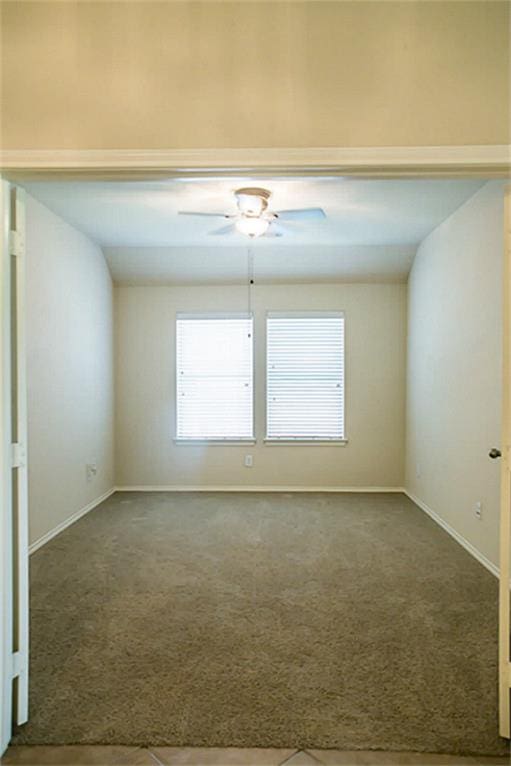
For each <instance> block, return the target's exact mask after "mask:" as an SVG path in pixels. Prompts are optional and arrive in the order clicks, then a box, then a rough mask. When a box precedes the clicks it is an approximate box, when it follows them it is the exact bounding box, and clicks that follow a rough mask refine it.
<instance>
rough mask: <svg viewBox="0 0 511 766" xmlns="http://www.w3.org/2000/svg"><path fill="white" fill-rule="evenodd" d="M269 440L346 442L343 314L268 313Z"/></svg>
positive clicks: (267, 395)
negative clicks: (341, 440)
mask: <svg viewBox="0 0 511 766" xmlns="http://www.w3.org/2000/svg"><path fill="white" fill-rule="evenodd" d="M266 348H267V356H266V397H267V407H266V412H267V437H268V438H269V439H290V440H291V439H303V438H310V439H322V438H323V439H343V438H344V316H343V315H342V314H335V313H332V312H330V313H328V314H323V315H322V314H319V313H317V312H311V314H310V315H309V316H307V315H305V314H300V315H299V316H296V315H292V314H289V315H284V314H269V315H268V318H267V338H266Z"/></svg>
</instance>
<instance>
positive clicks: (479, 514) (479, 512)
mask: <svg viewBox="0 0 511 766" xmlns="http://www.w3.org/2000/svg"><path fill="white" fill-rule="evenodd" d="M475 515H476V519H481V518H482V517H483V504H482V503H481V501H480V500H478V501H477V503H476V506H475Z"/></svg>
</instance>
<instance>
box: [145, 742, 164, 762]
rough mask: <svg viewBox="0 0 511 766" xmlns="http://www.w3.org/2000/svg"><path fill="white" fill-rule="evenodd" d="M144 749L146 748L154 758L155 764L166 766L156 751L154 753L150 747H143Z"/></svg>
mask: <svg viewBox="0 0 511 766" xmlns="http://www.w3.org/2000/svg"><path fill="white" fill-rule="evenodd" d="M142 750H146V751H147V752H148V753H149V755H150V756H151V758H152V759H153V760H154V763H155V766H164V764H163V763H162V762H161V761H160V759H159V758H158V756H157V755H156V753H153V751H152V750H151V748H150V747H145V748H142Z"/></svg>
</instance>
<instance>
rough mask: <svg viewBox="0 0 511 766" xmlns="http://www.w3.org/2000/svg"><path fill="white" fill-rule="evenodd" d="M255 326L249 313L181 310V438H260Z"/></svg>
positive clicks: (178, 342) (178, 325)
mask: <svg viewBox="0 0 511 766" xmlns="http://www.w3.org/2000/svg"><path fill="white" fill-rule="evenodd" d="M252 349H253V328H252V317H251V316H249V315H248V314H209V315H208V314H178V315H177V322H176V374H177V383H176V394H177V396H176V398H177V432H176V438H177V439H178V440H200V441H202V440H210V441H223V440H225V441H239V440H243V439H248V440H251V439H253V438H254V428H253V359H252V357H253V354H252Z"/></svg>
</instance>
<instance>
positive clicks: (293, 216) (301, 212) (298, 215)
mask: <svg viewBox="0 0 511 766" xmlns="http://www.w3.org/2000/svg"><path fill="white" fill-rule="evenodd" d="M276 215H277V218H279V219H281V220H283V221H314V220H319V219H320V218H326V213H325V211H324V210H323V208H322V207H304V208H297V209H296V210H277V211H276Z"/></svg>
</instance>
